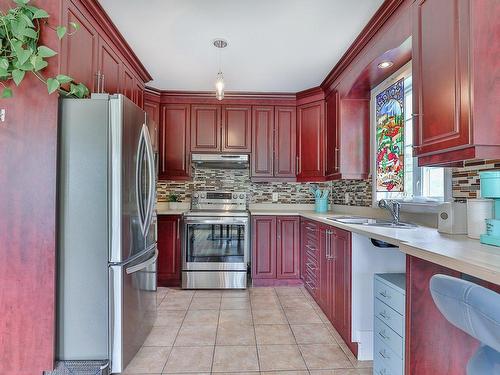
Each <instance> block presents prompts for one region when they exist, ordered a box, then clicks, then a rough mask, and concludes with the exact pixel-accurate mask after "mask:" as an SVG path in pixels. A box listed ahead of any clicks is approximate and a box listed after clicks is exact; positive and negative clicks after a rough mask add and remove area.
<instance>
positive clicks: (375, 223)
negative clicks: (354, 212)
mask: <svg viewBox="0 0 500 375" xmlns="http://www.w3.org/2000/svg"><path fill="white" fill-rule="evenodd" d="M327 220H331V221H336V222H339V223H344V224H359V225H366V226H372V227H383V228H399V229H411V228H416V227H417V226H416V225H415V224H411V223H403V222H399V223H397V224H395V223H393V222H392V221H389V220H384V219H373V218H369V217H359V216H341V217H328V218H327Z"/></svg>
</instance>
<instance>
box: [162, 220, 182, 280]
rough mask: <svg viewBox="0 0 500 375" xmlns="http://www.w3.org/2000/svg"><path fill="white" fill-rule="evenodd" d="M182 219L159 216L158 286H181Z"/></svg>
mask: <svg viewBox="0 0 500 375" xmlns="http://www.w3.org/2000/svg"><path fill="white" fill-rule="evenodd" d="M180 225H181V217H180V216H179V215H159V216H158V263H157V265H158V266H157V275H158V277H157V279H158V286H180V285H181V237H180V230H181V228H180Z"/></svg>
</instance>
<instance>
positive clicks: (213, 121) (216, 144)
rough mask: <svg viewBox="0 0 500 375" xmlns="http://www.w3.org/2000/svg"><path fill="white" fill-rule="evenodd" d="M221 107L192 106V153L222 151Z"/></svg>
mask: <svg viewBox="0 0 500 375" xmlns="http://www.w3.org/2000/svg"><path fill="white" fill-rule="evenodd" d="M220 121H221V107H220V106H218V105H198V104H193V105H191V151H192V152H217V151H220V149H221V125H220Z"/></svg>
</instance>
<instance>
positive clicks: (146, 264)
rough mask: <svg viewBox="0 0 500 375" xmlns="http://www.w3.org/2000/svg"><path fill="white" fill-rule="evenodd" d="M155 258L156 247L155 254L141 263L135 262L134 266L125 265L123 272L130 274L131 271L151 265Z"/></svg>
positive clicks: (156, 257)
mask: <svg viewBox="0 0 500 375" xmlns="http://www.w3.org/2000/svg"><path fill="white" fill-rule="evenodd" d="M156 259H158V249H156V250H155V255H153V256H152V257H151V258H149V259H148V260H145V261H144V262H142V263H139V264H136V265H135V266H131V267H127V268H126V269H125V272H127V274H128V275H130V274H131V273H134V272H137V271H140V270H142V269H144V268H146V267H148V266H150V265H152V264H153V263H154V262H156Z"/></svg>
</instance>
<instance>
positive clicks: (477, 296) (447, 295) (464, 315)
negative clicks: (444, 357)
mask: <svg viewBox="0 0 500 375" xmlns="http://www.w3.org/2000/svg"><path fill="white" fill-rule="evenodd" d="M430 291H431V294H432V299H433V300H434V303H435V304H436V306H437V308H438V309H439V311H440V312H441V313H442V314H443V315H444V317H445V318H446V319H447V320H448V321H449V322H450V323H451V324H453V325H454V326H455V327H458V328H460V329H461V330H462V331H464V332H466V333H468V334H469V335H471V336H472V337H474V338H476V339H477V340H479V341H480V342H481V346H480V347H479V349H478V350H477V351H476V353H474V355H473V356H472V358H471V359H470V360H469V363H468V364H467V374H468V375H490V374H491V375H493V374H495V375H498V374H500V294H498V293H495V292H494V291H492V290H489V289H486V288H484V287H482V286H479V285H477V284H474V283H471V282H470V281H466V280H462V279H457V278H456V277H451V276H446V275H434V276H432V278H431V281H430Z"/></svg>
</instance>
